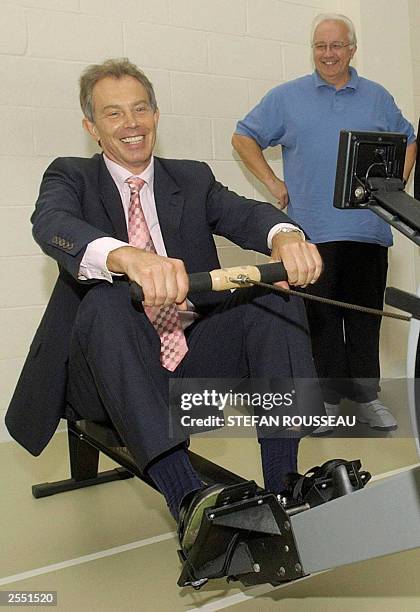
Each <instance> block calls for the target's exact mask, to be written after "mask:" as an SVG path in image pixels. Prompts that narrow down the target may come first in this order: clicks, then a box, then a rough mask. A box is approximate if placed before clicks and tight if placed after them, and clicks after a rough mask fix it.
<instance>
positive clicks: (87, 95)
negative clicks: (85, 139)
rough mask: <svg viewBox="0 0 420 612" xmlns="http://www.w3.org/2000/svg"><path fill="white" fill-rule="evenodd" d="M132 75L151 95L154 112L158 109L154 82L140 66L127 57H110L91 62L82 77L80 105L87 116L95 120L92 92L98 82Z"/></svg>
mask: <svg viewBox="0 0 420 612" xmlns="http://www.w3.org/2000/svg"><path fill="white" fill-rule="evenodd" d="M125 76H131V77H133V78H135V79H137V81H138V82H139V83H140V84H141V85H143V87H144V88H145V90H146V91H147V94H148V96H149V104H150V106H151V107H152V110H153V112H156V111H157V102H156V96H155V92H154V89H153V85H152V83H151V82H150V81H149V79H148V78H147V76H146V75H145V74H144V72H143V71H142V70H140V68H137V66H136V65H135V64H132V63H131V62H130V61H129V60H128V59H127V58H126V57H123V58H120V59H109V60H106V61H105V62H103V63H102V64H91V65H90V66H88V67H87V68H86V69H85V70H84V71H83V72H82V76H81V77H80V81H79V83H80V106H81V107H82V111H83V114H84V116H85V117H87V119H89V121H92V122H94V117H93V100H92V93H93V88H94V87H95V85H96V83H98V81H100V80H101V79H105V78H106V77H113V78H114V79H121V78H122V77H125Z"/></svg>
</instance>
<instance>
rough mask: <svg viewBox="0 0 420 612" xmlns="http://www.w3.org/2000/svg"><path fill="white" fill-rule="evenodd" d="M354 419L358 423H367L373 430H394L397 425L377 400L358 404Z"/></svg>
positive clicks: (386, 409) (389, 412)
mask: <svg viewBox="0 0 420 612" xmlns="http://www.w3.org/2000/svg"><path fill="white" fill-rule="evenodd" d="M356 419H357V420H358V421H359V423H367V424H368V425H369V427H372V428H373V429H396V428H397V427H398V423H397V421H396V419H395V417H394V415H393V414H392V413H391V411H390V410H388V408H386V407H385V406H384V405H383V404H381V402H380V400H379V399H375V400H372V401H371V402H361V403H360V404H359V409H358V413H357V415H356Z"/></svg>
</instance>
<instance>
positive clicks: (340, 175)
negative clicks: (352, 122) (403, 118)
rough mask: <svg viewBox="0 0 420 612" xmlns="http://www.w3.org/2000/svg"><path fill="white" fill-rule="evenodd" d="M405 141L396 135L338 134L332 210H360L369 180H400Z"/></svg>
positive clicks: (375, 133) (400, 135) (366, 196)
mask: <svg viewBox="0 0 420 612" xmlns="http://www.w3.org/2000/svg"><path fill="white" fill-rule="evenodd" d="M406 146H407V137H406V136H405V134H397V133H395V132H356V131H354V132H353V131H344V130H342V131H341V132H340V141H339V148H338V157H337V172H336V177H335V191H334V206H335V207H336V208H363V207H364V206H365V205H366V204H367V202H369V200H370V197H369V192H368V190H366V189H365V186H366V180H367V179H368V178H370V177H383V178H399V179H402V178H403V170H404V159H405V150H406Z"/></svg>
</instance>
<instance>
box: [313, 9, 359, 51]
mask: <svg viewBox="0 0 420 612" xmlns="http://www.w3.org/2000/svg"><path fill="white" fill-rule="evenodd" d="M323 21H341V22H342V23H344V25H345V26H346V27H347V30H348V34H349V43H350V46H351V47H355V46H356V45H357V37H356V29H355V27H354V23H353V22H352V20H351V19H349V18H348V17H346V16H345V15H341V14H340V13H321V14H320V15H317V16H316V17H315V19H314V20H313V22H312V32H311V43H313V42H314V34H315V30H316V29H317V27H318V26H319V24H320V23H322V22H323Z"/></svg>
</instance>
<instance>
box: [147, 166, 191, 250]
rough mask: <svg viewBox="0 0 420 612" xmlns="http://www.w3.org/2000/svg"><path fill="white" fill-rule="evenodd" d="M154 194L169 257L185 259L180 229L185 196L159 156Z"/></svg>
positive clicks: (155, 173)
mask: <svg viewBox="0 0 420 612" xmlns="http://www.w3.org/2000/svg"><path fill="white" fill-rule="evenodd" d="M154 163H155V166H154V175H155V178H154V194H155V202H156V210H157V214H158V219H159V225H160V229H161V232H162V236H163V240H164V243H165V247H166V252H167V254H168V257H176V258H178V259H183V254H184V250H185V249H184V247H183V244H182V240H181V235H180V231H179V227H180V223H181V217H182V211H183V207H184V198H183V196H182V194H181V193H180V191H181V190H180V188H179V186H178V185H177V183H176V182H175V180H174V179H173V178H172V176H171V175H170V174H169V173H168V171H167V170H166V168H165V167H164V162H163V161H162V160H160V159H159V158H158V157H155V160H154Z"/></svg>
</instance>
